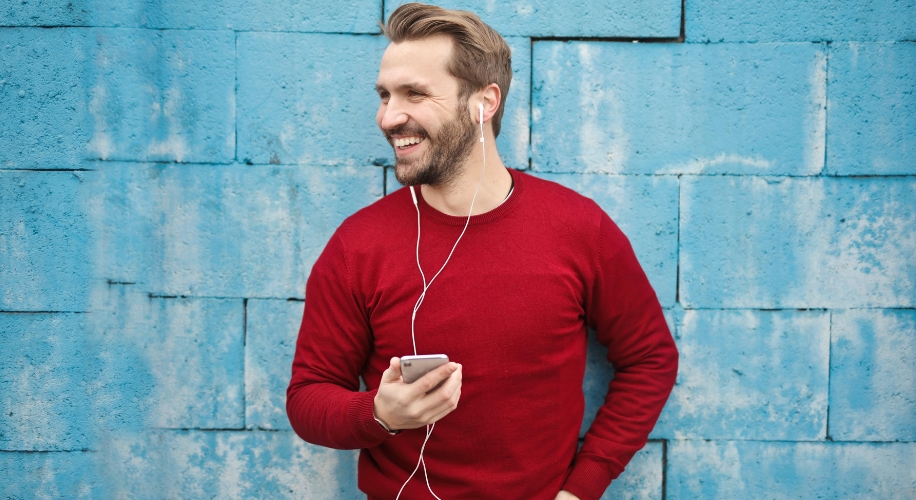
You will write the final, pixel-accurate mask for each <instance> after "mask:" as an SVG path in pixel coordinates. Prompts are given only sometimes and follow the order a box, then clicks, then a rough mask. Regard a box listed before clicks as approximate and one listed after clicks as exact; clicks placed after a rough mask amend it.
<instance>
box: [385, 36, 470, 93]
mask: <svg viewBox="0 0 916 500" xmlns="http://www.w3.org/2000/svg"><path fill="white" fill-rule="evenodd" d="M451 57H452V40H451V38H449V37H448V36H445V35H436V36H432V37H429V38H424V39H422V40H408V41H404V42H401V43H391V44H389V45H388V48H387V49H385V53H384V54H383V55H382V63H381V66H380V67H379V74H378V82H377V84H378V86H379V87H383V88H386V89H394V88H395V87H398V86H401V85H404V84H405V83H408V82H417V83H421V84H423V85H426V86H441V85H449V84H454V85H455V86H457V80H456V79H455V78H454V77H452V76H451V75H450V74H449V73H448V70H447V69H446V65H447V64H448V62H449V61H450V60H451Z"/></svg>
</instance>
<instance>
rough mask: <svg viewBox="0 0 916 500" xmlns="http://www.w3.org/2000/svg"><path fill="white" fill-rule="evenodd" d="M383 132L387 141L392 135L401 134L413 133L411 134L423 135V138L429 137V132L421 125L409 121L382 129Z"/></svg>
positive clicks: (389, 140) (390, 139)
mask: <svg viewBox="0 0 916 500" xmlns="http://www.w3.org/2000/svg"><path fill="white" fill-rule="evenodd" d="M383 132H384V134H385V139H388V142H391V141H392V140H393V139H392V136H394V135H401V136H404V135H413V136H417V137H423V138H426V137H429V134H427V133H426V130H424V129H423V127H421V126H419V125H414V124H409V123H405V124H404V125H398V126H397V127H394V128H391V129H388V130H383Z"/></svg>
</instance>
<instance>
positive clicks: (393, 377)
mask: <svg viewBox="0 0 916 500" xmlns="http://www.w3.org/2000/svg"><path fill="white" fill-rule="evenodd" d="M399 378H401V360H400V359H399V358H397V357H394V358H391V361H390V362H389V364H388V368H387V369H386V370H385V371H384V372H382V382H385V383H389V384H390V383H393V382H397V381H398V379H399Z"/></svg>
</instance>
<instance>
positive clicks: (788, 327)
mask: <svg viewBox="0 0 916 500" xmlns="http://www.w3.org/2000/svg"><path fill="white" fill-rule="evenodd" d="M676 341H677V344H678V350H679V352H680V364H679V368H678V379H677V383H676V385H675V386H674V390H673V391H672V393H671V397H670V398H669V399H668V404H667V405H666V406H665V410H664V411H663V412H662V416H661V418H660V419H659V421H658V424H657V425H656V426H655V430H654V431H653V433H652V437H654V438H668V439H671V438H674V439H685V438H697V439H761V440H799V441H803V440H817V439H824V438H825V437H826V428H827V385H828V384H827V373H828V369H829V367H828V365H829V360H830V317H829V315H828V314H827V313H826V312H796V311H778V312H777V311H685V312H683V313H682V317H681V319H680V321H679V325H678V330H677V335H676Z"/></svg>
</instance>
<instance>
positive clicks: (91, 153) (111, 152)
mask: <svg viewBox="0 0 916 500" xmlns="http://www.w3.org/2000/svg"><path fill="white" fill-rule="evenodd" d="M93 33H94V36H93V37H92V43H90V46H89V47H87V50H89V51H91V53H92V61H91V63H90V64H87V67H86V68H85V73H84V74H83V76H82V80H83V81H85V82H86V84H87V85H89V86H91V87H90V89H89V95H88V104H89V108H88V112H89V114H90V115H91V120H92V123H93V126H92V137H91V139H90V141H89V144H88V145H87V155H88V157H89V158H93V159H103V160H137V161H177V162H207V163H223V162H230V161H232V160H233V158H234V157H235V84H234V82H235V64H234V63H235V34H234V33H231V32H225V31H222V32H217V31H184V30H180V31H150V30H134V29H101V30H93Z"/></svg>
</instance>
